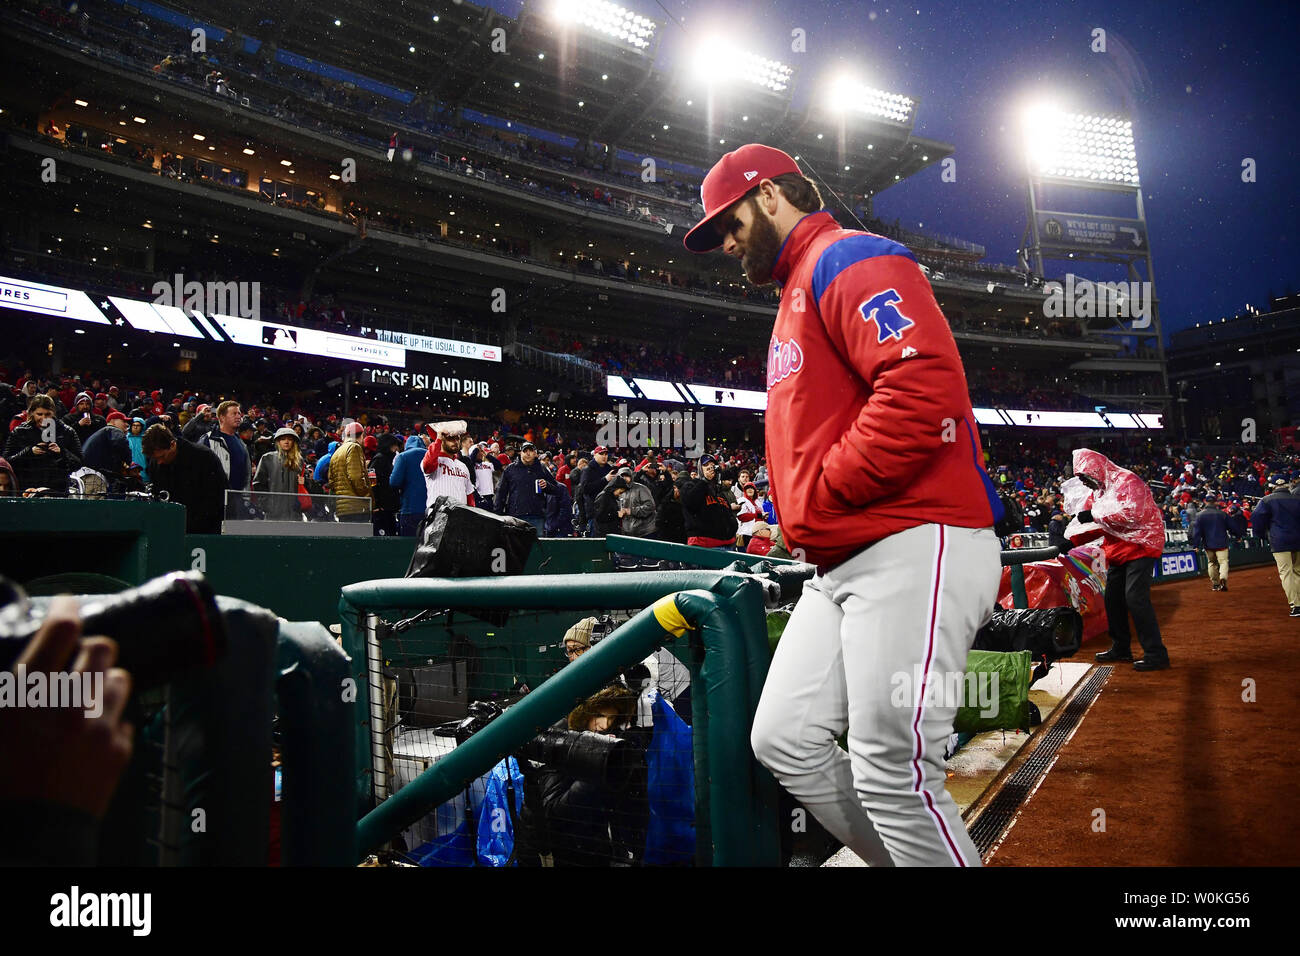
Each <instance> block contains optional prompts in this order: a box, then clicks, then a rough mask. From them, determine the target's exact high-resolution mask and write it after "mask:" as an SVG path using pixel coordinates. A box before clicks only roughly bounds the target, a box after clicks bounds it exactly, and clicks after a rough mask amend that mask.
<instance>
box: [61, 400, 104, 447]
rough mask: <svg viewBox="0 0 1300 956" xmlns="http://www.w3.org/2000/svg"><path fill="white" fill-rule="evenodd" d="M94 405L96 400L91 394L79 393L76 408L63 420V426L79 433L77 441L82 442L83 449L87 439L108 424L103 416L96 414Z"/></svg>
mask: <svg viewBox="0 0 1300 956" xmlns="http://www.w3.org/2000/svg"><path fill="white" fill-rule="evenodd" d="M94 404H95V403H94V399H93V398H91V395H90V393H89V392H78V393H77V398H76V408H74V409H73V410H72V411H70V412H68V414H67V415H65V416H64V418H63V424H65V425H67V426H68V427H69V428H71V429H72V430H73V431H74V432H76V433H77V440H78V441H80V442H81V445H82V447H83V448H84V447H85V445H86V439H88V438H89V437H90V436H91V435H93V434H95V432H97V431H99V430H100V429H101V428H103V427H104V426H105V425H107V424H108V421H107V420H106V419H105V418H104V416H103V415H100V414H98V413H96V411H95V409H94V407H93V406H94Z"/></svg>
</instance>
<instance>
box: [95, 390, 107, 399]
mask: <svg viewBox="0 0 1300 956" xmlns="http://www.w3.org/2000/svg"><path fill="white" fill-rule="evenodd" d="M101 398H103V399H107V398H108V392H98V393H96V395H95V400H96V401H98V400H99V399H101Z"/></svg>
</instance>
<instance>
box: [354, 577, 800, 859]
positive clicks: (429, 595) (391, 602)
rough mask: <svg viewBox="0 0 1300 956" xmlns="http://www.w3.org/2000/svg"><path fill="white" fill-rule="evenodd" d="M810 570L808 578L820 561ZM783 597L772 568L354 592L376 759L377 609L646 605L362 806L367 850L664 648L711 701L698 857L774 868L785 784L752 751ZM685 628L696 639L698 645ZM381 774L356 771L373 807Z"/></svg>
mask: <svg viewBox="0 0 1300 956" xmlns="http://www.w3.org/2000/svg"><path fill="white" fill-rule="evenodd" d="M804 567H805V568H806V571H807V572H808V573H811V571H812V569H811V568H807V566H804ZM781 591H782V588H781V586H780V585H779V584H778V583H777V582H776V581H774V580H771V579H770V578H769V577H767V576H766V575H765V574H751V573H744V572H740V571H658V572H647V573H640V572H628V573H622V574H590V575H581V576H559V577H550V576H533V577H523V576H519V577H510V578H463V579H457V580H445V579H406V580H394V581H373V582H367V583H365V584H358V585H352V586H351V587H348V588H344V590H343V595H342V600H341V602H340V608H339V614H340V617H341V618H342V620H343V639H344V646H345V647H346V648H347V649H348V650H349V652H350V654H351V656H352V659H353V661H354V673H355V675H356V678H357V686H358V692H359V696H358V704H359V705H360V706H359V711H358V715H359V717H360V719H361V720H362V721H365V722H364V723H362V724H360V725H359V726H358V728H357V752H358V753H362V754H369V753H371V751H372V745H373V738H372V727H371V724H370V720H367V715H370V717H371V719H377V718H378V717H379V715H377V714H372V708H371V705H370V694H369V691H370V686H371V682H372V678H371V676H370V671H372V670H374V669H375V668H376V666H377V665H379V664H380V663H381V660H380V658H381V655H380V654H379V653H377V651H378V648H377V647H376V646H375V645H376V644H377V643H378V636H377V633H378V632H377V628H376V615H377V614H378V612H380V611H387V610H393V611H411V610H424V609H429V608H447V607H461V608H463V607H480V608H505V609H535V608H557V609H564V610H569V611H575V612H576V611H586V610H588V609H591V608H593V607H597V608H601V607H604V608H623V607H640V608H642V609H643V610H642V611H640V612H639V613H638V614H637V615H636V616H635V617H633V618H632V620H630V621H628V622H627V623H625V624H624V625H623V626H622V627H620V628H619V629H618V630H616V631H615V632H614V633H613V634H612V635H611V636H610V637H609V638H607V639H606V640H605V641H603V642H602V643H601V644H600V645H599V646H597V647H596V648H595V649H594V650H593V651H591V652H590V653H589V654H586V655H583V656H582V657H581V658H579V659H578V660H577V661H576V662H574V663H573V664H570V665H568V666H567V667H565V668H563V669H562V670H561V671H560V672H559V673H557V674H556V675H555V676H553V677H551V678H550V679H549V680H547V681H546V682H545V683H543V684H542V685H541V686H540V687H538V688H537V689H535V690H533V691H532V693H530V694H528V695H527V696H526V697H524V698H523V699H522V700H521V701H519V702H518V703H516V704H515V705H514V706H512V707H511V708H509V709H508V710H507V712H506V714H505V715H504V716H502V717H501V718H498V719H497V720H496V721H494V722H493V723H491V724H489V725H488V726H487V727H486V728H485V729H484V730H482V731H480V732H479V733H478V734H477V735H475V736H474V737H473V738H471V739H470V740H469V741H467V742H466V743H465V744H463V745H462V746H461V747H458V748H456V750H455V751H453V753H452V754H450V755H448V756H447V757H445V758H443V759H442V760H440V761H438V762H437V763H436V764H435V765H434V766H432V767H430V769H429V770H427V771H425V773H424V774H422V775H421V776H420V777H419V778H417V779H416V781H414V782H413V783H411V784H409V785H408V786H406V787H405V788H403V789H402V790H400V791H398V792H397V793H396V794H395V795H393V796H390V797H388V798H387V799H386V800H384V801H383V802H381V803H380V804H379V805H378V806H377V807H375V808H374V809H372V810H371V811H370V812H369V813H368V814H366V816H365V817H364V818H363V819H362V820H361V822H360V824H359V825H358V843H359V846H360V849H361V850H362V851H363V852H364V851H367V850H371V849H374V848H376V847H378V846H380V845H381V844H383V843H385V842H387V841H389V840H391V839H392V838H393V837H394V836H395V835H396V834H397V833H398V832H400V831H401V830H402V828H403V827H405V826H407V825H409V824H410V823H412V822H413V821H414V820H416V819H418V818H419V817H421V816H422V815H424V814H425V813H427V812H429V810H430V809H431V808H432V807H435V806H437V805H439V804H440V803H442V802H443V801H445V800H447V799H449V798H450V797H451V796H452V795H454V794H455V793H456V792H457V791H458V790H459V789H461V788H462V787H463V786H464V784H465V781H466V780H469V779H473V778H474V777H476V776H478V775H480V774H482V773H484V772H486V771H487V770H489V769H490V768H491V767H492V766H493V765H494V764H495V763H497V762H498V761H499V760H501V759H502V758H503V757H505V756H506V755H507V754H508V753H509V752H511V751H512V750H513V749H515V748H517V747H519V746H520V745H521V744H523V743H524V742H525V741H527V740H529V739H531V738H532V737H533V736H535V735H536V734H537V733H538V732H540V731H541V730H542V729H543V728H544V727H546V726H547V725H549V724H550V723H551V722H553V721H554V720H556V719H557V718H559V717H560V716H562V715H563V714H565V713H567V712H568V711H569V710H570V709H571V708H572V707H573V705H574V702H575V701H577V700H580V699H581V698H583V697H586V696H589V695H590V694H592V693H594V692H595V691H596V690H598V689H599V688H600V687H601V686H603V685H604V684H605V683H607V682H608V681H609V680H610V679H611V678H612V676H613V675H614V674H616V673H617V672H618V669H619V668H620V667H622V666H626V665H628V664H630V663H633V662H635V661H638V660H640V659H642V658H644V657H646V656H647V655H648V654H650V653H652V652H653V651H654V650H655V649H657V648H658V647H660V646H663V647H667V648H669V649H670V650H671V651H672V653H673V654H674V655H675V656H678V657H679V659H681V660H682V661H683V663H686V664H688V666H690V665H691V664H692V663H697V666H698V668H699V671H698V673H699V686H700V689H701V691H702V693H703V698H704V706H703V707H702V708H700V707H697V708H696V717H695V719H694V721H693V722H692V734H693V737H694V739H695V741H696V747H695V755H696V756H695V759H696V763H697V773H696V781H697V799H696V820H697V832H699V833H701V834H702V837H701V839H702V842H703V839H704V836H703V833H704V831H706V828H707V839H708V841H709V844H708V850H707V852H706V853H698V852H697V862H703V863H713V864H715V865H756V864H775V863H776V862H778V861H779V853H780V847H779V837H778V834H777V833H776V827H775V821H776V807H777V798H778V795H777V788H776V783H775V781H774V780H773V779H772V777H771V775H770V774H769V773H768V772H767V771H766V770H764V769H763V768H762V767H760V766H759V764H758V762H757V761H756V760H755V759H754V757H753V754H752V752H751V750H750V747H749V728H750V726H751V724H752V721H753V715H754V712H755V710H756V709H757V706H758V699H759V695H760V694H761V692H762V686H763V680H764V679H765V678H766V675H767V666H768V661H769V659H770V655H769V653H768V647H767V636H766V635H767V631H766V621H765V616H764V609H765V600H764V599H765V596H767V597H768V598H770V599H771V600H773V601H776V600H779V599H780V594H781ZM679 592H684V593H679ZM666 602H667V603H666ZM665 623H667V624H668V625H669V626H665ZM687 635H698V637H695V638H694V639H693V640H692V639H691V638H690V637H688V636H687ZM683 638H686V639H685V640H684V639H683ZM691 648H696V649H697V650H698V652H700V653H701V654H702V658H701V659H700V660H699V661H698V662H693V661H692V660H691V656H692V653H691ZM367 661H369V666H367V663H366V662H367ZM361 694H364V695H365V697H364V699H362V697H361V696H360V695H361ZM372 774H373V770H371V768H370V767H368V766H367V767H365V768H362V772H361V773H360V774H359V775H358V777H357V797H358V799H359V800H361V801H363V802H366V801H369V800H370V799H371V795H372V792H373V786H374V781H373V780H372V779H371V776H372Z"/></svg>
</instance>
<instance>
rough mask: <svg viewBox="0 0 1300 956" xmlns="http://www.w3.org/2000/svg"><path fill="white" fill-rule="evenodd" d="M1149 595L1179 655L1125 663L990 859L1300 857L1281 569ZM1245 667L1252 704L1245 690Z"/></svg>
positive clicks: (1296, 701) (1288, 626) (1171, 862)
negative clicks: (1101, 817)
mask: <svg viewBox="0 0 1300 956" xmlns="http://www.w3.org/2000/svg"><path fill="white" fill-rule="evenodd" d="M1151 595H1152V601H1153V603H1154V604H1155V608H1156V613H1157V615H1158V616H1159V620H1160V628H1161V633H1162V635H1163V637H1164V641H1165V643H1166V644H1167V645H1168V647H1169V654H1170V660H1171V662H1172V667H1171V668H1170V669H1169V670H1167V671H1156V672H1153V673H1149V674H1142V673H1138V672H1135V671H1133V670H1132V665H1131V664H1119V665H1116V667H1115V672H1114V673H1113V674H1112V676H1111V678H1110V680H1109V681H1108V682H1107V683H1106V686H1105V687H1104V688H1103V689H1102V692H1101V694H1100V695H1099V696H1098V698H1097V700H1096V702H1095V703H1094V704H1093V706H1092V709H1091V710H1090V711H1088V715H1087V717H1086V718H1085V719H1084V721H1083V723H1082V724H1081V725H1080V727H1079V729H1078V731H1077V732H1076V733H1075V735H1074V737H1073V739H1071V740H1070V742H1069V743H1067V744H1066V745H1065V746H1064V747H1063V748H1062V750H1061V752H1060V756H1059V759H1058V760H1057V762H1056V765H1055V766H1054V767H1053V768H1052V770H1051V772H1050V773H1049V774H1048V775H1047V777H1046V779H1045V780H1044V781H1043V783H1042V786H1041V787H1040V788H1039V789H1038V791H1037V793H1035V794H1034V795H1033V796H1032V797H1031V798H1030V800H1029V803H1028V804H1027V805H1026V806H1025V808H1024V810H1023V812H1022V813H1021V815H1020V818H1019V820H1017V821H1016V823H1015V825H1014V826H1013V827H1012V829H1011V831H1010V833H1008V834H1007V836H1006V838H1005V841H1004V842H1003V843H1002V845H1001V847H999V848H998V849H997V850H996V851H995V852H994V854H993V856H992V858H991V859H990V860H989V861H988V862H989V865H992V866H1034V865H1077V866H1143V865H1145V866H1242V865H1254V866H1261V865H1295V864H1297V863H1300V811H1298V810H1297V809H1296V795H1297V794H1296V788H1297V784H1300V772H1298V770H1300V618H1294V619H1293V618H1290V617H1288V616H1287V603H1286V598H1285V596H1284V595H1283V593H1282V586H1281V584H1280V583H1279V582H1278V578H1277V572H1276V571H1275V570H1274V569H1273V568H1271V567H1254V568H1248V569H1242V570H1238V571H1233V572H1232V573H1231V577H1230V579H1229V590H1228V591H1226V592H1212V591H1210V585H1209V582H1208V581H1207V580H1206V579H1205V578H1201V579H1199V580H1196V581H1185V582H1179V583H1175V584H1166V585H1161V586H1159V587H1155V588H1153V589H1152V592H1151ZM1105 647H1106V645H1105V644H1104V643H1103V644H1101V645H1093V644H1089V645H1085V647H1084V650H1083V651H1081V652H1080V657H1081V658H1082V657H1083V655H1086V656H1087V659H1088V660H1091V658H1092V655H1093V654H1094V653H1095V652H1096V651H1098V650H1105ZM1133 650H1134V653H1135V654H1140V653H1141V649H1140V648H1139V647H1138V646H1137V641H1136V637H1135V639H1134V647H1133ZM1247 678H1249V679H1252V680H1253V681H1254V683H1255V702H1254V703H1246V702H1244V701H1243V700H1242V695H1243V693H1245V689H1244V688H1243V681H1245V680H1246V679H1247ZM1098 808H1100V809H1101V810H1104V811H1105V831H1104V832H1097V831H1096V830H1095V829H1094V826H1095V824H1094V820H1095V819H1096V818H1097V814H1096V813H1095V811H1096V810H1097V809H1098Z"/></svg>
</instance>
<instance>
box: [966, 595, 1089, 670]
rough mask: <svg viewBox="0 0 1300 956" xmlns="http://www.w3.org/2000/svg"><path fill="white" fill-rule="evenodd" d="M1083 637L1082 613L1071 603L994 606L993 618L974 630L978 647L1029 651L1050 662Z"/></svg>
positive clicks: (1068, 653) (1072, 650)
mask: <svg viewBox="0 0 1300 956" xmlns="http://www.w3.org/2000/svg"><path fill="white" fill-rule="evenodd" d="M1082 640H1083V617H1082V615H1080V614H1079V612H1078V611H1076V610H1075V609H1074V608H1072V607H1029V608H1019V609H1016V610H1007V609H1005V608H1000V607H998V608H994V609H993V619H992V620H991V621H989V623H987V624H985V625H984V626H983V627H981V628H980V629H979V631H978V632H977V633H976V634H975V643H974V644H973V645H972V646H973V647H974V648H975V649H977V650H983V651H1029V653H1030V654H1032V655H1033V658H1034V660H1035V661H1043V660H1045V661H1046V663H1048V664H1050V663H1052V661H1055V660H1059V659H1060V658H1062V657H1070V656H1071V655H1073V654H1074V653H1075V652H1076V651H1078V650H1079V644H1080V643H1081V642H1082Z"/></svg>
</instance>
